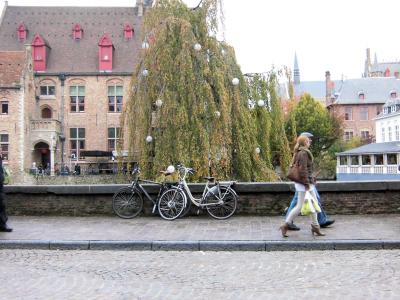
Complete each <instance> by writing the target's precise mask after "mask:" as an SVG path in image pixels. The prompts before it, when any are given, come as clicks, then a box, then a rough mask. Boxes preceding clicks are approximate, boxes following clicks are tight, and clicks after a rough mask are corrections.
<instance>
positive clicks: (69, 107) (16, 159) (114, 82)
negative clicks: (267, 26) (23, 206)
mask: <svg viewBox="0 0 400 300" xmlns="http://www.w3.org/2000/svg"><path fill="white" fill-rule="evenodd" d="M150 6H151V1H143V0H141V1H138V4H137V6H136V7H24V6H8V5H7V2H6V5H5V7H4V10H3V13H2V18H1V20H0V40H1V43H0V52H1V53H2V54H1V57H0V58H1V59H6V60H7V61H8V62H9V64H14V65H15V64H16V65H18V68H13V67H12V66H11V65H10V68H7V69H5V68H4V67H3V66H2V68H1V69H0V78H1V88H0V97H1V101H2V107H3V103H5V104H4V109H7V108H6V107H7V106H6V103H7V102H8V112H7V113H3V114H2V115H1V116H0V122H1V123H0V131H1V139H2V140H1V141H2V145H1V146H2V148H3V149H7V147H8V149H9V150H8V152H9V154H8V163H9V164H10V167H11V168H12V171H22V170H28V169H29V168H30V167H31V166H32V164H33V162H35V163H36V165H43V167H46V166H48V167H49V171H50V170H51V173H52V174H54V171H55V169H57V168H58V167H60V166H61V164H62V163H64V164H67V165H68V163H70V162H71V161H74V162H76V163H79V165H81V166H82V167H83V168H84V167H85V166H86V165H87V164H88V159H87V158H85V157H84V155H83V154H84V153H83V151H108V152H109V151H112V150H115V148H116V143H117V137H118V132H119V130H120V115H121V111H122V107H123V105H124V104H125V103H126V100H127V98H128V97H129V90H130V79H131V75H132V73H133V72H134V70H135V68H136V64H137V60H138V57H139V54H140V51H144V50H142V48H141V45H142V40H141V27H142V26H141V25H142V16H143V13H144V12H145V11H146V9H147V8H148V7H150ZM27 44H28V45H30V46H31V49H28V50H27V51H28V52H29V53H31V54H29V55H28V56H29V57H28V58H29V59H28V58H27V56H26V54H25V53H26V50H25V48H26V46H25V45H27ZM28 48H29V47H28ZM29 66H31V68H32V69H33V70H32V72H29V70H30V69H29V68H30V67H29ZM9 69H13V73H12V74H14V73H15V74H14V75H11V73H10V70H9ZM30 74H31V75H30ZM3 78H8V81H4V84H3ZM13 83H14V86H12V84H13ZM10 84H11V85H10ZM17 87H18V88H17ZM107 159H111V158H110V157H109V158H107Z"/></svg>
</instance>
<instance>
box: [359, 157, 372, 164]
mask: <svg viewBox="0 0 400 300" xmlns="http://www.w3.org/2000/svg"><path fill="white" fill-rule="evenodd" d="M361 164H362V165H363V166H369V165H371V156H369V155H361Z"/></svg>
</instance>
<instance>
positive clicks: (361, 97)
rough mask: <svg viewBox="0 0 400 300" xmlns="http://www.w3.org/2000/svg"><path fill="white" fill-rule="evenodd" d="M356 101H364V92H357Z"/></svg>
mask: <svg viewBox="0 0 400 300" xmlns="http://www.w3.org/2000/svg"><path fill="white" fill-rule="evenodd" d="M358 99H359V100H364V99H365V94H364V92H358Z"/></svg>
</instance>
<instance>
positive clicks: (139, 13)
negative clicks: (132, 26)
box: [136, 0, 143, 17]
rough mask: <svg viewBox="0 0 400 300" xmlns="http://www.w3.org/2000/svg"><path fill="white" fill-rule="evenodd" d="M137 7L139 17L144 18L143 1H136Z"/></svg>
mask: <svg viewBox="0 0 400 300" xmlns="http://www.w3.org/2000/svg"><path fill="white" fill-rule="evenodd" d="M136 5H137V7H138V13H137V14H138V17H142V16H143V0H136Z"/></svg>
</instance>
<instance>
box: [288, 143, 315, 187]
mask: <svg viewBox="0 0 400 300" xmlns="http://www.w3.org/2000/svg"><path fill="white" fill-rule="evenodd" d="M293 162H294V163H295V164H297V165H298V166H299V173H300V178H301V183H302V184H304V185H309V184H315V179H314V177H313V165H314V164H313V156H312V154H311V152H310V151H309V150H308V149H305V148H300V149H299V150H297V152H296V153H295V154H294V159H293Z"/></svg>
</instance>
